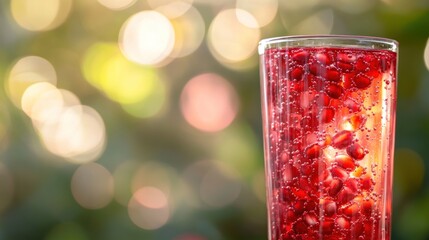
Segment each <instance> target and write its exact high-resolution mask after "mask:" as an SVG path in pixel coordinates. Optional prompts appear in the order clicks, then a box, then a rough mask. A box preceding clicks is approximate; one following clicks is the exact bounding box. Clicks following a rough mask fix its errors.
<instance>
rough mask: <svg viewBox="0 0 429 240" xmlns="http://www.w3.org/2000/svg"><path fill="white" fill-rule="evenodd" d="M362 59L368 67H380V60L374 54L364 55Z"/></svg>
mask: <svg viewBox="0 0 429 240" xmlns="http://www.w3.org/2000/svg"><path fill="white" fill-rule="evenodd" d="M363 59H364V61H365V62H367V63H368V64H369V67H370V68H371V69H375V70H376V69H379V68H380V61H379V60H378V59H377V57H375V56H374V55H366V56H364V57H363Z"/></svg>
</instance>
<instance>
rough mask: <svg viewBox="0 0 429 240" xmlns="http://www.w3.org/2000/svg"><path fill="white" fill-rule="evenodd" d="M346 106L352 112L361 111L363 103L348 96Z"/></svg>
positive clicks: (345, 101)
mask: <svg viewBox="0 0 429 240" xmlns="http://www.w3.org/2000/svg"><path fill="white" fill-rule="evenodd" d="M344 106H346V107H347V108H348V109H349V111H350V112H352V113H354V112H359V111H360V110H361V105H360V104H359V103H358V102H357V101H356V100H355V99H353V98H347V99H346V100H344Z"/></svg>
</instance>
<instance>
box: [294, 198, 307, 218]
mask: <svg viewBox="0 0 429 240" xmlns="http://www.w3.org/2000/svg"><path fill="white" fill-rule="evenodd" d="M304 205H305V202H304V201H303V200H300V201H296V202H295V203H294V204H293V210H294V211H295V214H297V215H301V214H302V213H303V212H304V210H305V209H304Z"/></svg>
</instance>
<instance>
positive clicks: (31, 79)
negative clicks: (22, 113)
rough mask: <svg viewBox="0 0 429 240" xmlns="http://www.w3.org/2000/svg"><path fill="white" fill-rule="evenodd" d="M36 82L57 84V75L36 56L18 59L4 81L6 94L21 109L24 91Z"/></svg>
mask: <svg viewBox="0 0 429 240" xmlns="http://www.w3.org/2000/svg"><path fill="white" fill-rule="evenodd" d="M37 82H48V83H51V84H53V85H56V83H57V74H56V72H55V69H54V67H53V66H52V64H51V63H50V62H49V61H47V60H46V59H44V58H41V57H38V56H27V57H23V58H21V59H19V60H18V61H17V62H16V63H15V64H14V65H13V66H12V67H11V69H10V72H9V76H8V78H7V79H6V81H5V88H6V92H7V93H8V95H9V98H10V99H11V100H12V102H13V103H14V104H15V105H16V106H17V107H21V98H22V94H23V93H24V92H25V90H26V89H27V88H28V87H29V86H30V85H32V84H34V83H37Z"/></svg>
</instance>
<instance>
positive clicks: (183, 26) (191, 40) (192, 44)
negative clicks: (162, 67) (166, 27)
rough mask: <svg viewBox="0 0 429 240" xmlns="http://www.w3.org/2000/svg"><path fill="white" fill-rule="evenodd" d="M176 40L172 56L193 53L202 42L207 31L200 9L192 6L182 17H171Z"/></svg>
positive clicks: (183, 55)
mask: <svg viewBox="0 0 429 240" xmlns="http://www.w3.org/2000/svg"><path fill="white" fill-rule="evenodd" d="M171 22H172V24H173V27H174V30H175V34H176V37H175V39H176V41H175V44H174V49H173V52H172V54H171V56H172V57H176V58H177V57H185V56H188V55H190V54H191V53H193V52H194V51H195V50H196V49H197V48H198V47H199V46H200V45H201V43H202V41H203V39H204V33H205V23H204V19H203V17H202V16H201V14H200V13H199V12H198V10H197V9H196V8H194V7H191V8H190V9H189V10H188V11H187V12H186V13H185V14H183V15H181V16H180V17H177V18H174V19H171Z"/></svg>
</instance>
